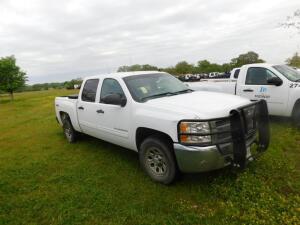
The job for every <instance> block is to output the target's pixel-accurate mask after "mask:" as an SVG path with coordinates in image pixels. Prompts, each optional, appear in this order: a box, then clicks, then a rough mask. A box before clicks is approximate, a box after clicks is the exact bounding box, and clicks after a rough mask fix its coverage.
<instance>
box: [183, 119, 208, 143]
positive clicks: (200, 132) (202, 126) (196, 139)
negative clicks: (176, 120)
mask: <svg viewBox="0 0 300 225" xmlns="http://www.w3.org/2000/svg"><path fill="white" fill-rule="evenodd" d="M179 133H180V135H179V138H180V142H182V143H186V144H189V143H190V144H196V143H199V144H203V143H210V142H211V136H210V135H205V134H209V133H210V126H209V123H208V122H181V123H180V125H179Z"/></svg>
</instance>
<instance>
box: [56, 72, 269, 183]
mask: <svg viewBox="0 0 300 225" xmlns="http://www.w3.org/2000/svg"><path fill="white" fill-rule="evenodd" d="M55 111H56V117H57V120H58V122H59V124H60V125H61V126H62V127H63V131H64V134H65V136H66V138H67V140H68V141H69V142H74V141H75V140H76V138H77V134H78V133H84V134H87V135H90V136H93V137H96V138H99V139H102V140H104V141H107V142H111V143H113V144H116V145H119V146H122V147H124V148H127V149H131V150H133V151H136V152H138V154H139V160H140V163H141V166H142V167H143V169H144V170H145V172H146V173H147V174H148V175H149V176H150V177H151V178H152V179H153V180H155V181H157V182H161V183H164V184H169V183H171V182H172V181H173V180H174V179H175V178H176V175H177V173H178V172H179V171H181V172H203V171H210V170H215V169H219V168H223V167H225V166H228V165H233V166H235V167H240V168H243V167H245V166H246V164H247V162H249V161H251V160H253V159H254V158H255V155H257V154H261V153H262V152H263V151H265V150H266V149H267V148H268V144H269V121H268V109H267V106H266V103H265V101H263V100H262V101H259V102H255V103H252V102H250V101H249V100H248V99H246V98H242V97H239V96H233V95H225V94H219V93H212V92H204V91H199V92H196V91H193V90H191V89H189V88H187V86H186V85H185V84H184V83H183V82H181V81H179V80H178V79H177V78H175V77H174V76H172V75H170V74H167V73H164V72H157V71H148V72H126V73H114V74H104V75H99V76H93V77H88V78H85V79H84V81H83V84H82V86H81V89H80V92H79V95H77V96H74V95H72V96H63V97H56V99H55ZM254 143H256V144H257V149H256V150H257V151H256V150H255V149H254V150H255V152H253V151H252V150H253V148H254V147H253V148H251V150H250V147H251V146H252V145H253V144H254ZM251 151H252V153H251Z"/></svg>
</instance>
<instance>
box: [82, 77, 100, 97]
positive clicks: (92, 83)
mask: <svg viewBox="0 0 300 225" xmlns="http://www.w3.org/2000/svg"><path fill="white" fill-rule="evenodd" d="M98 83H99V79H90V80H87V81H86V82H85V84H84V87H83V89H82V95H81V100H82V101H85V102H95V99H96V93H97V87H98Z"/></svg>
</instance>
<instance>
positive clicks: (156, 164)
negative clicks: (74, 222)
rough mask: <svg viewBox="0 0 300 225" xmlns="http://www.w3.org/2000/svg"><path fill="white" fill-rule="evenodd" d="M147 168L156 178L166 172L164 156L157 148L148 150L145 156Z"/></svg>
mask: <svg viewBox="0 0 300 225" xmlns="http://www.w3.org/2000/svg"><path fill="white" fill-rule="evenodd" d="M146 158H147V164H146V165H147V167H148V169H150V171H151V172H152V173H154V174H155V175H157V176H162V175H164V174H165V173H166V172H167V163H166V159H165V156H164V154H163V153H162V152H161V151H160V150H159V149H157V148H150V149H149V150H148V151H147V154H146Z"/></svg>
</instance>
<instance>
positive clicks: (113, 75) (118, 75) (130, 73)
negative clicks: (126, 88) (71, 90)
mask: <svg viewBox="0 0 300 225" xmlns="http://www.w3.org/2000/svg"><path fill="white" fill-rule="evenodd" d="M153 73H164V72H162V71H155V70H153V71H134V72H116V73H104V74H100V75H95V76H88V77H85V79H96V78H101V77H103V76H108V75H109V77H119V78H123V77H129V76H134V75H146V74H153Z"/></svg>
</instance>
